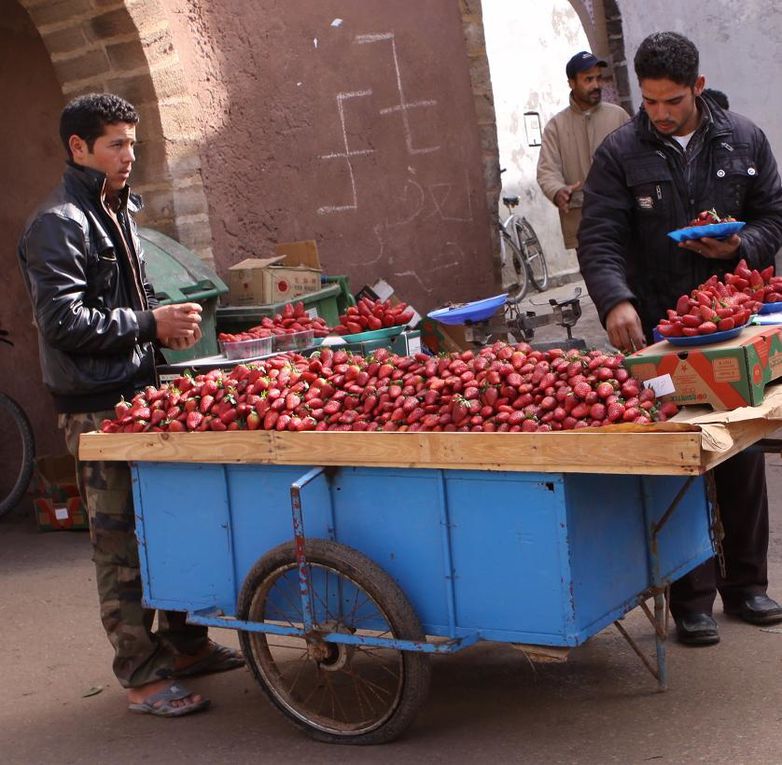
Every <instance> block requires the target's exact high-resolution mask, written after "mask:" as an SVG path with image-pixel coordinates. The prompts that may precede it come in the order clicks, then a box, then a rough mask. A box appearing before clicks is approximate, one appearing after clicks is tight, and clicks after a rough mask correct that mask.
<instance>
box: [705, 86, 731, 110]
mask: <svg viewBox="0 0 782 765" xmlns="http://www.w3.org/2000/svg"><path fill="white" fill-rule="evenodd" d="M701 95H702V96H706V98H710V99H711V100H712V101H714V103H715V104H717V106H719V107H720V108H722V109H730V101H728V97H727V95H725V93H723V92H722V91H721V90H716V89H715V88H704V89H703V93H701Z"/></svg>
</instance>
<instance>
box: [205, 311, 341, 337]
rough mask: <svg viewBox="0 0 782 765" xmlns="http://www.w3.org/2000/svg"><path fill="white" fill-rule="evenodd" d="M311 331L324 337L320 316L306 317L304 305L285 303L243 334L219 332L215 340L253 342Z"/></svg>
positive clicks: (326, 325) (314, 334)
mask: <svg viewBox="0 0 782 765" xmlns="http://www.w3.org/2000/svg"><path fill="white" fill-rule="evenodd" d="M308 329H311V330H312V334H313V336H314V337H326V335H328V334H329V332H330V330H329V326H328V324H326V321H325V319H321V318H320V316H315V317H314V318H311V317H310V316H308V315H307V312H306V310H305V308H304V303H302V302H298V303H286V304H285V307H284V308H283V310H282V312H281V313H276V314H274V316H264V317H263V318H262V319H261V323H260V324H259V325H258V326H257V327H250V328H249V329H246V330H244V331H243V332H236V333H230V332H221V333H220V334H219V335H218V336H217V339H218V340H219V341H220V342H222V343H235V342H239V341H242V340H255V339H257V338H261V337H272V336H273V335H288V334H292V333H294V332H304V331H306V330H308Z"/></svg>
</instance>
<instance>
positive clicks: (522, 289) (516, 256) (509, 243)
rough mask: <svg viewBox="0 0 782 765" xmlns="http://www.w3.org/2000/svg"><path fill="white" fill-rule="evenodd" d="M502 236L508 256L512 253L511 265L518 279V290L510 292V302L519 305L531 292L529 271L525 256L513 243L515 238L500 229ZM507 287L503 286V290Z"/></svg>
mask: <svg viewBox="0 0 782 765" xmlns="http://www.w3.org/2000/svg"><path fill="white" fill-rule="evenodd" d="M500 236H501V237H503V240H504V244H505V252H506V255H507V254H508V253H510V265H511V266H512V267H513V273H514V275H515V278H516V284H517V285H518V287H517V289H515V290H513V292H511V291H510V290H509V291H508V300H510V301H511V302H513V303H518V302H520V301H522V300H524V296H525V295H526V294H527V291H528V290H529V269H528V268H527V267H526V263H525V259H524V256H523V255H522V254H521V250H520V249H519V248H518V246H517V245H516V242H514V241H513V237H512V236H511V235H510V234H509V233H508V232H507V231H505V230H504V229H502V228H501V229H500ZM504 288H505V285H503V289H504Z"/></svg>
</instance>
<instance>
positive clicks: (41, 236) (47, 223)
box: [24, 213, 154, 354]
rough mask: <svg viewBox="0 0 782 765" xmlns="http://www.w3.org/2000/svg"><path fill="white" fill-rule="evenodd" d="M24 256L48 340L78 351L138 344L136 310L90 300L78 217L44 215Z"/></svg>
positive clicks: (37, 314)
mask: <svg viewBox="0 0 782 765" xmlns="http://www.w3.org/2000/svg"><path fill="white" fill-rule="evenodd" d="M24 257H25V260H26V269H27V276H28V279H29V286H30V294H31V298H32V302H33V307H34V312H35V320H36V323H37V325H38V327H39V330H40V332H41V333H42V335H43V336H44V337H45V338H46V342H47V343H49V344H50V345H51V346H53V347H54V348H57V349H59V350H62V351H67V352H68V353H72V354H73V353H76V354H79V353H84V354H95V353H98V354H100V353H109V354H110V353H117V352H120V351H123V350H126V349H128V348H132V347H133V346H134V345H135V344H136V342H137V341H138V339H139V321H138V317H137V312H136V311H134V310H133V309H131V308H113V309H109V308H103V307H99V306H89V305H87V304H86V303H85V297H86V295H87V291H88V282H87V279H88V276H87V271H88V268H87V257H86V243H85V237H84V232H83V230H82V228H81V226H80V225H79V223H78V222H77V221H74V220H72V219H71V218H68V217H64V216H60V215H58V214H56V213H46V214H44V215H42V216H40V217H39V218H38V219H37V220H36V221H35V222H34V223H33V224H32V226H31V227H30V229H29V232H28V235H27V238H26V242H25V247H24ZM153 321H154V319H153Z"/></svg>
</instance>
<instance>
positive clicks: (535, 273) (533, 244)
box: [516, 218, 548, 292]
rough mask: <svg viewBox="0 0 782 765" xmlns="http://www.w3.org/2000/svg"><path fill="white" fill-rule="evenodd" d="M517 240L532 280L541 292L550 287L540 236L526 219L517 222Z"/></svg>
mask: <svg viewBox="0 0 782 765" xmlns="http://www.w3.org/2000/svg"><path fill="white" fill-rule="evenodd" d="M516 238H517V239H518V241H519V244H520V245H521V249H522V251H523V252H524V259H525V261H526V263H527V269H528V270H529V276H530V279H532V283H533V284H534V285H535V287H536V289H537V290H538V291H539V292H543V290H545V289H546V287H548V266H547V265H546V256H545V255H544V254H543V247H541V245H540V240H539V239H538V235H537V234H536V233H535V229H533V228H532V226H531V225H530V223H529V221H528V220H527V219H526V218H520V219H519V220H517V221H516Z"/></svg>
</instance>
